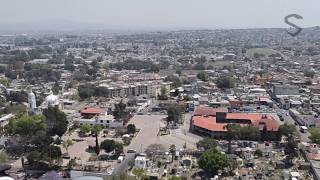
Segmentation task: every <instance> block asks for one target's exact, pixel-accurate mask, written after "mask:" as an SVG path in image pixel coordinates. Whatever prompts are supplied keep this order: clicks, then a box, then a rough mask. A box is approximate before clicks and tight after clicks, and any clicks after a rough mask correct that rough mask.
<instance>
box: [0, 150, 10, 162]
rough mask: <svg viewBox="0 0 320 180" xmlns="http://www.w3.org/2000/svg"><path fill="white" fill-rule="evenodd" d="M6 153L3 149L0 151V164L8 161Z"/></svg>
mask: <svg viewBox="0 0 320 180" xmlns="http://www.w3.org/2000/svg"><path fill="white" fill-rule="evenodd" d="M8 162H9V161H8V155H7V153H5V152H4V151H1V152H0V164H5V163H8Z"/></svg>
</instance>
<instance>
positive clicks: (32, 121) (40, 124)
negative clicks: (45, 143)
mask: <svg viewBox="0 0 320 180" xmlns="http://www.w3.org/2000/svg"><path fill="white" fill-rule="evenodd" d="M46 128H47V126H46V123H45V117H44V116H38V115H34V116H28V115H27V114H22V115H20V116H17V117H16V118H14V119H13V120H11V121H9V124H8V126H7V129H6V131H7V133H8V134H10V135H12V136H17V137H18V138H19V139H20V141H19V144H20V145H21V146H22V156H24V155H25V154H26V152H27V146H28V145H30V144H32V139H33V136H34V135H35V134H37V133H38V132H41V131H45V130H46ZM21 164H22V166H23V167H24V158H23V157H22V158H21Z"/></svg>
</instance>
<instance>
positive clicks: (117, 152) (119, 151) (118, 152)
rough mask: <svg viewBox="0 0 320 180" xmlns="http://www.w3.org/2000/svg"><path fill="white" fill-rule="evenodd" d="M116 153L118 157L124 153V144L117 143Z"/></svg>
mask: <svg viewBox="0 0 320 180" xmlns="http://www.w3.org/2000/svg"><path fill="white" fill-rule="evenodd" d="M114 152H115V154H116V155H117V156H119V155H120V154H121V153H123V144H122V143H119V142H115V148H114Z"/></svg>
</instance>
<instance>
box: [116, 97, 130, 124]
mask: <svg viewBox="0 0 320 180" xmlns="http://www.w3.org/2000/svg"><path fill="white" fill-rule="evenodd" d="M126 107H127V105H126V104H124V103H123V102H122V100H121V101H120V102H119V103H118V104H115V105H114V111H113V116H114V118H115V119H122V118H125V117H127V115H128V113H127V112H126Z"/></svg>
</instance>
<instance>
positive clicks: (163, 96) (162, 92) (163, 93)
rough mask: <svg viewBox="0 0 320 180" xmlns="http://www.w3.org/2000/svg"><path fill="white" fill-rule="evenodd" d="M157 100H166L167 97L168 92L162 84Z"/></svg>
mask: <svg viewBox="0 0 320 180" xmlns="http://www.w3.org/2000/svg"><path fill="white" fill-rule="evenodd" d="M158 98H159V100H167V99H168V92H167V88H166V87H164V86H162V87H161V89H160V95H159V97H158Z"/></svg>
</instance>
